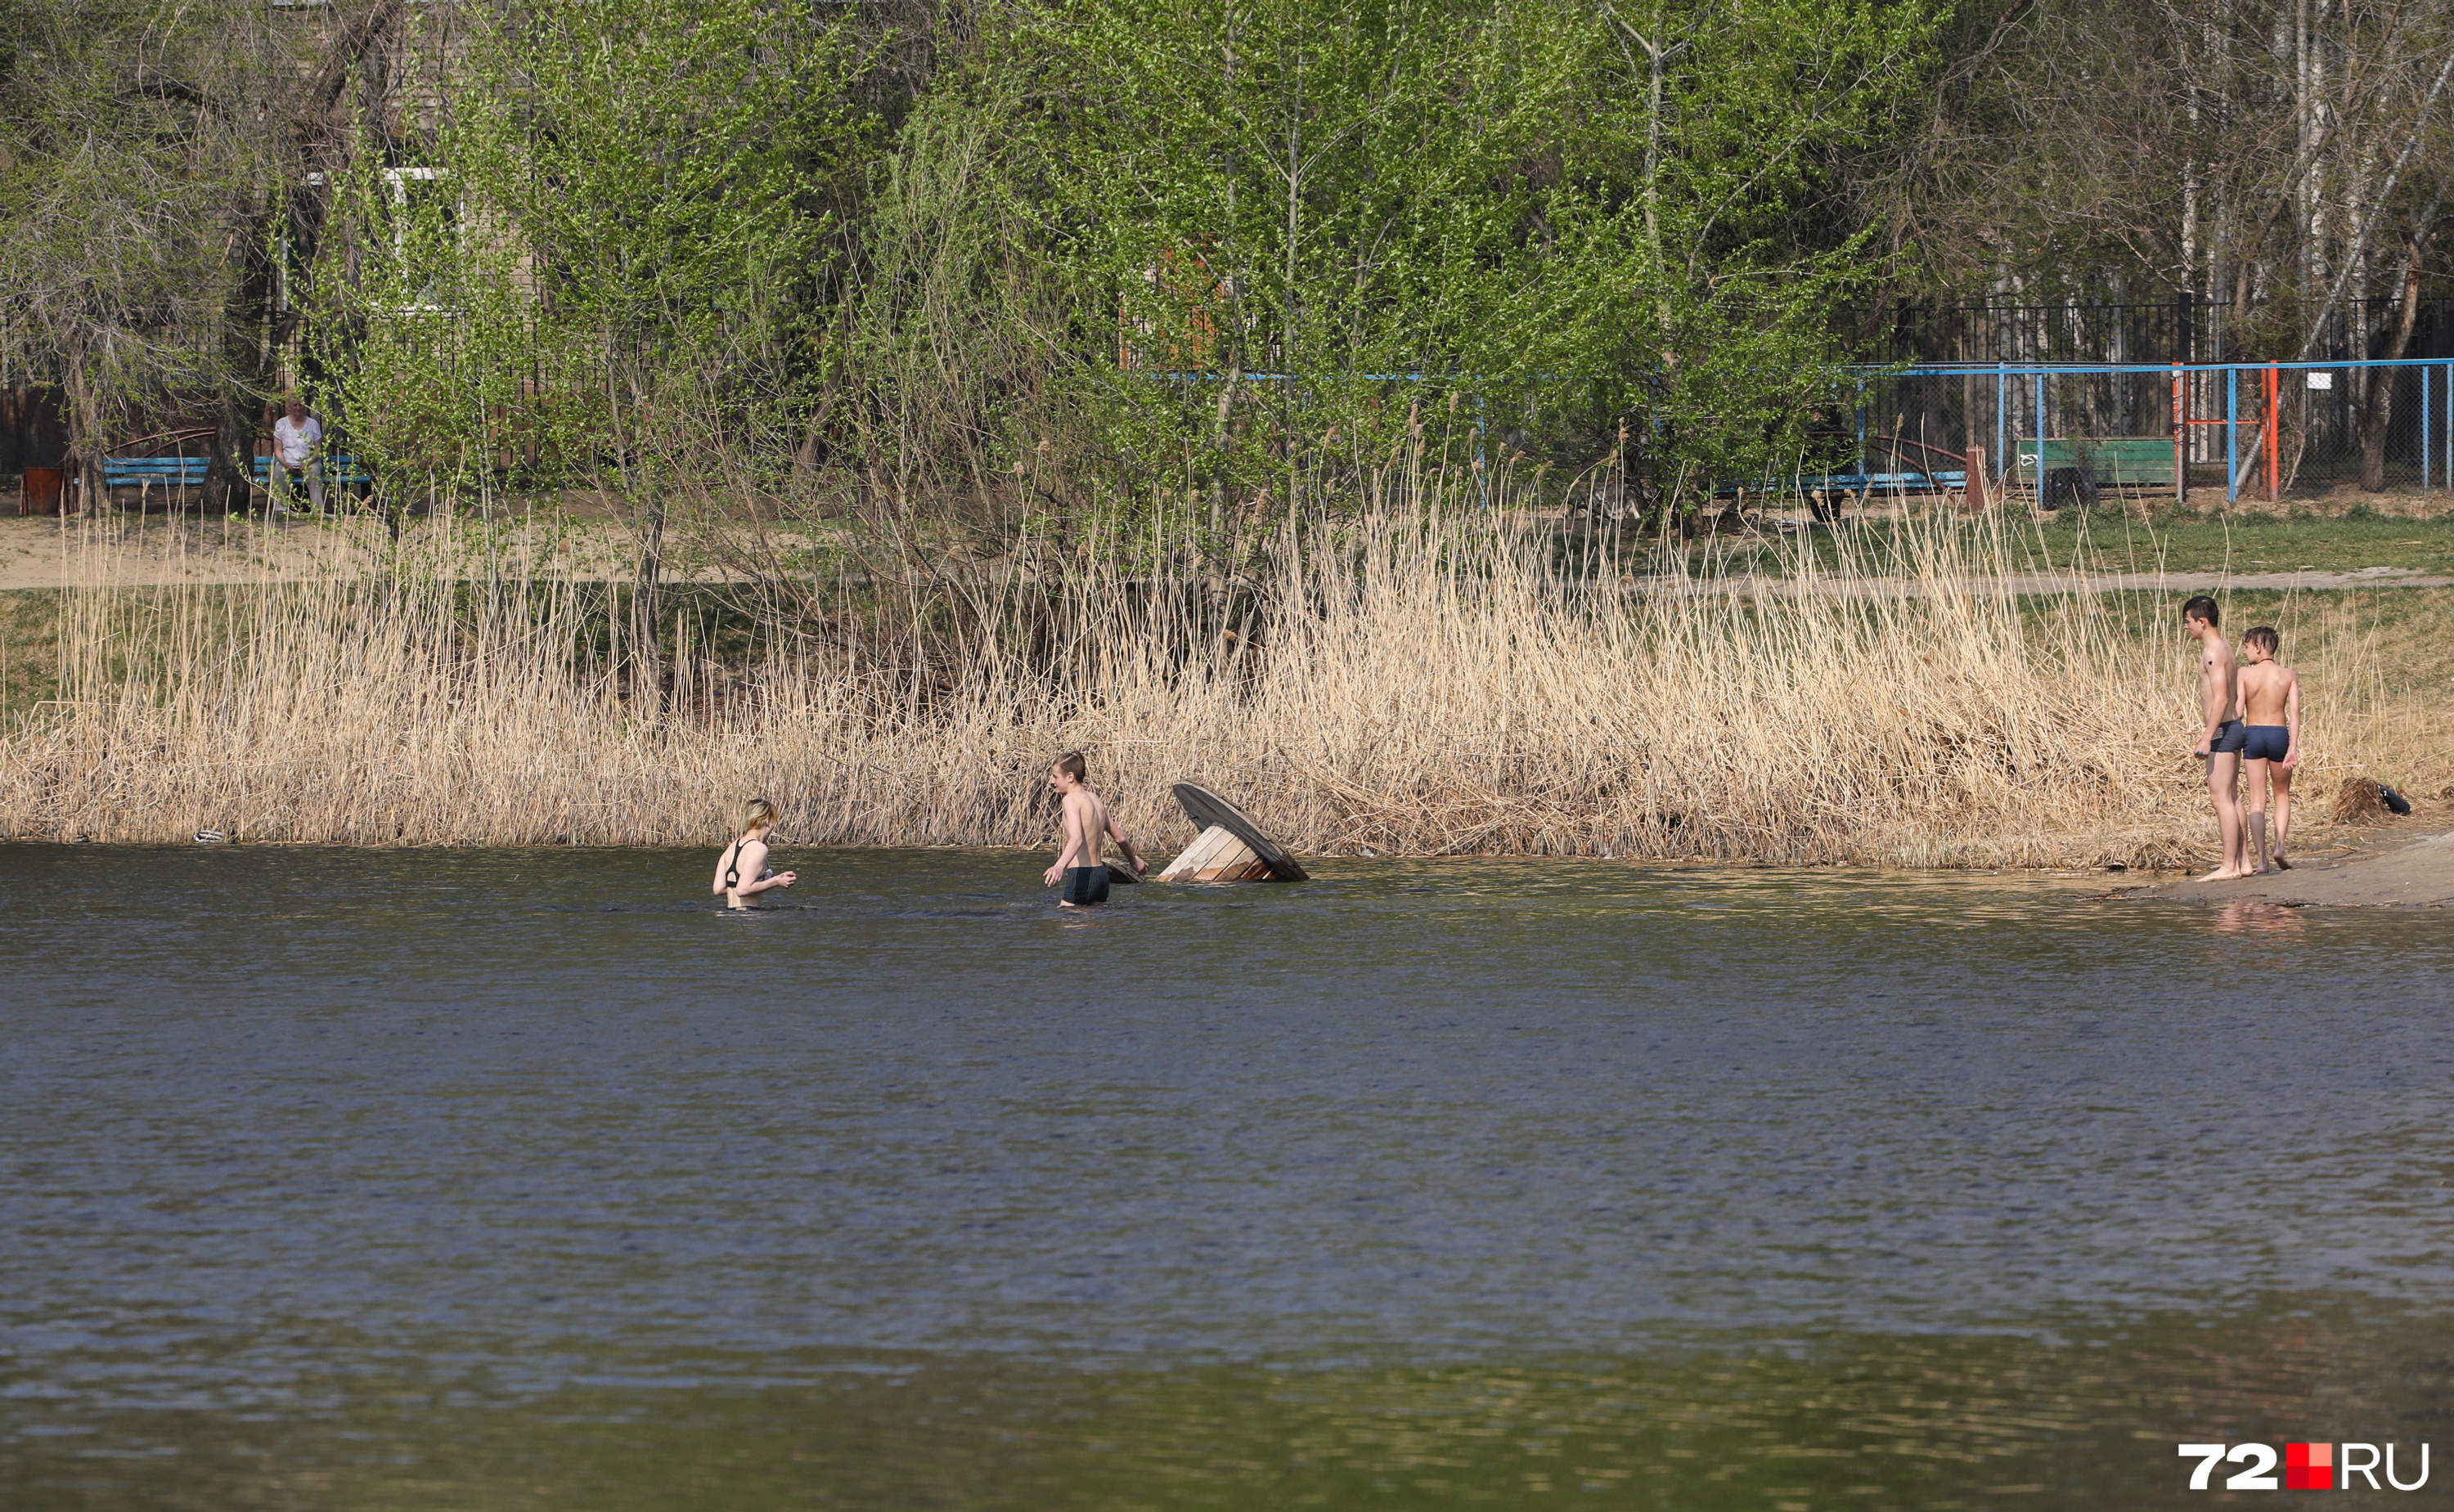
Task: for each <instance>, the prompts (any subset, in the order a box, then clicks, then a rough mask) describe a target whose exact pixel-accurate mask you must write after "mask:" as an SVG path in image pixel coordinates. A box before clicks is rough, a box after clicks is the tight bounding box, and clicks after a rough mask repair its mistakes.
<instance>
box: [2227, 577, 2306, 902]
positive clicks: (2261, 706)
mask: <svg viewBox="0 0 2454 1512" xmlns="http://www.w3.org/2000/svg"><path fill="white" fill-rule="evenodd" d="M2282 648H2283V637H2282V636H2280V635H2278V634H2276V633H2275V628H2274V627H2273V626H2268V625H2261V626H2259V627H2256V628H2255V629H2252V630H2248V631H2246V632H2244V633H2243V636H2242V638H2241V654H2242V659H2243V661H2245V662H2247V663H2248V664H2249V665H2248V666H2244V667H2243V668H2242V669H2241V718H2242V725H2243V731H2244V734H2245V735H2246V737H2247V738H2246V739H2245V740H2244V742H2243V746H2242V752H2241V759H2242V760H2243V761H2244V762H2246V763H2248V765H2249V856H2250V865H2251V866H2252V868H2253V869H2255V870H2257V871H2260V872H2264V871H2267V870H2268V869H2270V868H2269V862H2270V861H2272V863H2273V866H2272V869H2274V870H2277V871H2289V870H2291V869H2292V863H2290V862H2288V861H2286V860H2284V859H2283V832H2284V831H2285V830H2287V829H2289V828H2291V827H2292V768H2293V767H2295V766H2300V765H2301V680H2300V679H2299V678H2297V677H2295V676H2293V675H2292V668H2290V667H2288V666H2284V665H2283V663H2281V662H2279V661H2277V660H2276V659H2275V653H2276V652H2277V651H2279V650H2281V649H2282ZM2270 787H2271V788H2273V789H2274V792H2275V828H2274V830H2273V831H2272V832H2271V833H2270V832H2269V831H2268V829H2267V827H2266V794H2267V790H2268V789H2269V788H2270ZM2270 842H2271V843H2272V844H2273V846H2274V849H2273V850H2272V851H2270V850H2269V849H2268V848H2267V846H2268V845H2269V844H2270Z"/></svg>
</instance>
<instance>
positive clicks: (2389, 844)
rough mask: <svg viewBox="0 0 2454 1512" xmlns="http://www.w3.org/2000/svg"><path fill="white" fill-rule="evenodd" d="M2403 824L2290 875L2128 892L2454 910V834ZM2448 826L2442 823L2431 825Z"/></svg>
mask: <svg viewBox="0 0 2454 1512" xmlns="http://www.w3.org/2000/svg"><path fill="white" fill-rule="evenodd" d="M2416 823H2421V821H2413V820H2404V821H2403V822H2402V823H2401V824H2399V825H2397V826H2394V827H2390V828H2385V829H2381V830H2379V831H2377V832H2376V833H2375V834H2374V835H2373V836H2372V837H2371V838H2370V839H2369V841H2368V842H2367V843H2366V844H2364V845H2363V846H2361V847H2360V848H2358V849H2356V850H2354V851H2352V852H2350V853H2349V854H2347V855H2341V856H2332V857H2315V858H2303V859H2297V860H2295V861H2294V862H2293V864H2292V869H2291V870H2290V871H2281V872H2274V873H2270V874H2269V875H2267V876H2263V877H2243V878H2241V879H2240V880H2238V881H2235V882H2175V883H2167V884H2164V885H2161V886H2155V887H2141V888H2137V889H2134V890H2131V891H2128V892H2126V893H2124V894H2123V895H2124V896H2126V897H2132V898H2186V899H2199V900H2203V901H2205V902H2208V903H2235V902H2243V901H2247V902H2253V903H2276V904H2284V905H2292V906H2304V905H2305V906H2318V907H2327V906H2349V907H2376V908H2395V907H2401V908H2444V907H2446V906H2448V905H2454V829H2442V828H2441V829H2439V830H2437V832H2435V833H2422V834H2415V833H2413V832H2412V830H2411V829H2410V828H2409V827H2408V826H2411V825H2413V824H2416ZM2429 823H2442V821H2434V820H2432V821H2429Z"/></svg>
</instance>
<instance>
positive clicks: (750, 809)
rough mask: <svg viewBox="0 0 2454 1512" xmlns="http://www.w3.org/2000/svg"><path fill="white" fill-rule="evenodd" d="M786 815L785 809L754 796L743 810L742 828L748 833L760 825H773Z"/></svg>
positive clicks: (743, 831)
mask: <svg viewBox="0 0 2454 1512" xmlns="http://www.w3.org/2000/svg"><path fill="white" fill-rule="evenodd" d="M783 817H784V811H783V810H782V809H780V808H778V807H776V806H774V804H771V803H769V802H768V801H767V800H766V799H764V798H753V799H752V800H750V802H749V803H748V804H747V805H745V806H743V808H742V810H741V830H742V833H744V834H748V833H749V832H750V831H751V830H754V829H755V828H757V827H758V826H760V825H772V824H774V822H775V821H777V820H778V819H781V818H783Z"/></svg>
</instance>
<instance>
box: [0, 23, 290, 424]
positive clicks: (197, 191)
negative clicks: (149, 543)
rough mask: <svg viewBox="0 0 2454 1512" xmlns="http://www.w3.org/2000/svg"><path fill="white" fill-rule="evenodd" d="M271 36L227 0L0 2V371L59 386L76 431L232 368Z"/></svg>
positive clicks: (273, 139)
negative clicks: (235, 305)
mask: <svg viewBox="0 0 2454 1512" xmlns="http://www.w3.org/2000/svg"><path fill="white" fill-rule="evenodd" d="M278 41H279V39H278V38H271V37H267V36H265V35H263V34H261V33H260V31H259V30H257V29H256V27H255V26H254V25H253V22H252V20H251V12H250V11H249V10H248V9H247V8H246V7H245V6H244V5H242V4H240V3H238V0H197V3H190V4H168V3H154V0H10V3H8V4H0V382H5V383H10V384H27V383H34V384H48V385H57V386H59V387H61V388H64V389H65V390H66V392H67V395H68V398H69V410H70V415H69V418H70V427H71V429H72V432H73V434H74V436H75V439H76V444H77V445H78V446H79V448H81V449H83V450H86V451H89V452H91V451H92V450H94V449H96V448H102V447H105V446H108V445H111V444H114V443H115V442H116V441H118V440H121V439H125V433H126V431H127V429H128V428H129V427H130V426H131V424H136V423H139V421H140V420H141V419H151V418H152V417H156V416H158V415H159V414H160V412H161V410H162V408H163V407H164V406H165V404H166V403H167V402H170V401H172V400H176V399H181V398H187V399H192V398H193V397H194V396H195V395H197V394H198V393H201V392H208V391H211V389H213V388H216V387H217V386H219V385H221V384H223V383H225V382H227V381H230V379H231V377H232V371H233V361H232V353H231V351H230V350H229V349H228V347H227V344H226V341H225V336H226V328H225V324H224V322H225V316H226V313H227V306H228V304H229V302H230V301H231V299H232V298H233V297H234V296H235V295H236V293H237V291H238V289H239V287H240V285H241V284H242V283H243V282H244V280H245V277H246V272H247V268H246V263H247V257H248V254H249V253H250V252H251V250H252V247H251V237H252V235H253V226H252V211H253V209H254V207H256V206H260V205H261V204H262V202H263V200H264V198H265V192H264V191H265V189H266V186H267V184H268V183H269V181H270V180H271V179H272V177H274V176H275V175H276V174H277V173H278V171H279V169H278V168H277V167H276V166H275V165H276V164H277V162H278V160H279V158H280V149H281V146H282V143H281V141H280V139H279V137H278V135H277V133H274V132H270V131H267V130H266V129H264V126H263V121H264V118H265V116H266V115H267V114H268V113H270V112H268V111H267V110H266V109H264V108H263V107H264V105H265V102H266V101H267V100H268V98H270V97H271V95H272V93H273V92H274V90H273V89H272V83H271V81H272V80H273V79H274V78H276V77H277V76H278V71H279V70H280V68H281V67H282V66H283V65H284V64H285V63H286V62H287V59H286V58H284V57H283V56H282V55H281V54H280V53H279V52H278V50H277V46H276V45H277V43H278ZM237 366H238V367H240V368H245V367H246V366H247V363H246V360H245V357H244V355H243V354H242V356H241V358H240V360H239V362H238V364H237Z"/></svg>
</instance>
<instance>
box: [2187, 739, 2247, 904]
mask: <svg viewBox="0 0 2454 1512" xmlns="http://www.w3.org/2000/svg"><path fill="white" fill-rule="evenodd" d="M2240 778H2241V756H2240V753H2238V752H2236V751H2217V752H2214V753H2213V754H2211V755H2209V756H2208V757H2207V797H2208V798H2209V799H2210V800H2212V801H2213V802H2214V804H2215V806H2216V828H2217V829H2218V830H2220V831H2222V832H2223V850H2224V859H2223V865H2221V866H2219V867H2217V868H2216V869H2215V870H2213V871H2210V872H2208V873H2207V874H2206V875H2205V876H2203V877H2201V878H2200V879H2199V880H2200V881H2201V882H2224V881H2227V880H2229V879H2231V878H2234V877H2246V876H2248V875H2249V867H2248V865H2246V864H2245V859H2244V857H2243V850H2244V849H2245V848H2246V847H2245V846H2243V835H2242V823H2241V799H2240V798H2239V796H2237V795H2236V794H2235V792H2234V787H2235V786H2236V785H2237V784H2238V783H2239V781H2240Z"/></svg>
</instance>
